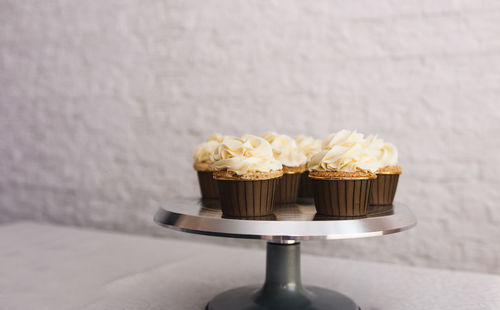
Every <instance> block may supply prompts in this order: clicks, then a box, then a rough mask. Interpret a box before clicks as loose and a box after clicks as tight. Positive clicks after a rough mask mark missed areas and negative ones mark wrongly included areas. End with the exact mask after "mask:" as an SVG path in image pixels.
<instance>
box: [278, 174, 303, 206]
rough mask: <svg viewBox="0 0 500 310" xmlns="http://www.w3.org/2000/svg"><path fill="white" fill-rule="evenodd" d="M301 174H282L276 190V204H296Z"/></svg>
mask: <svg viewBox="0 0 500 310" xmlns="http://www.w3.org/2000/svg"><path fill="white" fill-rule="evenodd" d="M300 176H301V173H293V174H290V173H284V174H283V177H282V178H281V179H280V180H279V183H278V187H277V189H276V203H294V202H297V195H298V193H299V184H300Z"/></svg>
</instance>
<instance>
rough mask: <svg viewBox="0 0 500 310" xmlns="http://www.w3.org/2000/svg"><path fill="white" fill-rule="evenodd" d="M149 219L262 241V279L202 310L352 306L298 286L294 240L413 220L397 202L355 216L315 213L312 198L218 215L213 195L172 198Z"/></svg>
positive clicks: (399, 227)
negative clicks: (256, 214)
mask: <svg viewBox="0 0 500 310" xmlns="http://www.w3.org/2000/svg"><path fill="white" fill-rule="evenodd" d="M155 222H156V223H158V224H159V225H161V226H164V227H168V228H171V229H175V230H178V231H183V232H188V233H194V234H202V235H210V236H218V237H226V238H243V239H262V240H267V256H266V279H265V283H264V285H261V286H245V287H240V288H235V289H232V290H229V291H226V292H224V293H222V294H219V295H217V296H215V297H214V298H213V299H212V300H211V301H210V302H209V303H208V305H207V306H206V309H207V310H243V309H244V310H270V309H277V310H282V309H283V310H284V309H287V310H292V309H297V310H298V309H301V310H302V309H303V310H305V309H307V310H326V309H329V310H332V309H334V310H358V309H360V308H359V307H358V305H356V303H355V302H354V301H353V300H352V299H350V298H349V297H347V296H345V295H343V294H341V293H338V292H336V291H332V290H328V289H325V288H320V287H315V286H304V285H302V282H301V279H300V241H303V240H321V239H323V240H324V239H327V240H331V239H350V238H365V237H374V236H382V235H386V234H392V233H397V232H400V231H403V230H406V229H409V228H411V227H413V226H415V225H416V223H417V221H416V218H415V216H414V215H413V214H412V213H411V211H410V210H409V209H408V208H407V207H406V206H405V205H403V204H400V203H395V204H394V205H392V206H381V207H370V209H369V214H368V215H367V216H365V217H359V218H333V217H326V216H320V215H317V214H316V210H315V208H314V203H313V201H312V200H303V201H299V202H298V203H296V204H286V205H279V206H276V210H275V212H274V214H273V215H270V216H266V217H260V218H251V219H249V218H245V219H243V218H241V219H237V218H223V217H222V212H221V211H220V208H219V205H218V201H217V200H200V199H194V198H179V199H173V200H170V201H168V202H166V203H165V207H164V208H161V209H160V210H158V212H157V213H156V215H155Z"/></svg>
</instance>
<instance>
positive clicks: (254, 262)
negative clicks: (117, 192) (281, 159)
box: [0, 223, 500, 310]
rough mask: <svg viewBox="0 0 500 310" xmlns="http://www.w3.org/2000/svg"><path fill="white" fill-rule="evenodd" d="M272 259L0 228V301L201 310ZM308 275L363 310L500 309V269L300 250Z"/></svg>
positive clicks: (69, 232)
mask: <svg viewBox="0 0 500 310" xmlns="http://www.w3.org/2000/svg"><path fill="white" fill-rule="evenodd" d="M201 240H203V239H201ZM242 242H244V241H242ZM264 262H265V252H264V251H261V250H248V249H242V248H231V247H222V246H216V245H211V244H210V245H209V244H203V243H194V242H188V241H176V240H170V239H153V238H147V237H139V236H131V235H122V234H112V233H104V232H97V231H90V230H82V229H75V228H65V227H57V226H46V225H38V224H32V223H19V224H14V225H7V226H0V309H1V310H4V309H5V310H7V309H8V310H17V309H29V310H35V309H36V310H43V309H47V310H49V309H50V310H57V309H93V310H94V309H122V310H135V309H137V310H139V309H141V310H142V309H148V310H151V309H162V310H165V309H169V310H176V309H179V310H195V309H196V310H201V309H203V308H204V306H205V304H206V302H207V301H209V300H210V299H211V297H213V296H214V295H216V294H218V293H220V292H222V291H224V290H227V289H230V288H234V287H237V286H243V285H247V284H255V283H262V282H263V280H264V266H265V265H264ZM302 278H303V282H304V283H305V284H306V285H307V284H311V285H317V286H323V287H326V288H329V289H335V290H338V291H340V292H342V293H344V294H346V295H348V296H350V297H351V298H353V299H354V300H356V302H357V303H358V304H359V305H360V306H361V307H362V309H363V310H378V309H380V310H382V309H384V310H392V309H398V310H401V309H407V310H412V309H426V310H428V309H441V310H442V309H450V310H451V309H453V310H461V309H464V310H465V309H467V310H473V309H500V276H496V275H487V274H475V273H466V272H452V271H445V270H433V269H424V268H414V267H406V266H399V265H388V264H378V263H367V262H355V261H349V260H343V259H334V258H327V257H318V256H312V255H302Z"/></svg>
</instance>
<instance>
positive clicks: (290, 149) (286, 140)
mask: <svg viewBox="0 0 500 310" xmlns="http://www.w3.org/2000/svg"><path fill="white" fill-rule="evenodd" d="M262 137H263V138H264V139H265V140H267V142H269V143H270V144H271V147H272V151H273V153H274V158H276V159H277V160H279V161H281V163H282V164H283V165H284V166H287V167H298V166H300V165H304V164H305V163H306V162H307V157H306V155H304V154H303V153H302V152H301V151H299V148H298V146H297V143H296V142H295V140H294V139H293V138H291V137H289V136H287V135H279V134H277V133H275V132H266V133H264V134H263V135H262Z"/></svg>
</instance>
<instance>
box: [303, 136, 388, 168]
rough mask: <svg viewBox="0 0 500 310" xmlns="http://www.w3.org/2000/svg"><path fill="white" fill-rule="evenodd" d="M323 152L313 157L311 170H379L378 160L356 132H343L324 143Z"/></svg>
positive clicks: (330, 137)
mask: <svg viewBox="0 0 500 310" xmlns="http://www.w3.org/2000/svg"><path fill="white" fill-rule="evenodd" d="M322 147H323V150H322V151H321V152H319V153H316V154H315V155H313V156H312V157H311V160H310V162H309V170H312V171H343V172H357V171H369V172H375V171H377V169H378V168H379V163H378V160H377V158H376V156H375V154H374V152H373V150H372V149H371V148H368V147H367V142H366V140H365V139H363V134H361V133H358V132H356V131H349V130H341V131H339V132H337V133H333V134H331V135H330V136H328V138H327V139H326V140H325V141H323V144H322Z"/></svg>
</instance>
